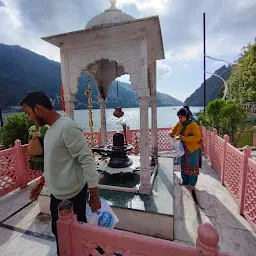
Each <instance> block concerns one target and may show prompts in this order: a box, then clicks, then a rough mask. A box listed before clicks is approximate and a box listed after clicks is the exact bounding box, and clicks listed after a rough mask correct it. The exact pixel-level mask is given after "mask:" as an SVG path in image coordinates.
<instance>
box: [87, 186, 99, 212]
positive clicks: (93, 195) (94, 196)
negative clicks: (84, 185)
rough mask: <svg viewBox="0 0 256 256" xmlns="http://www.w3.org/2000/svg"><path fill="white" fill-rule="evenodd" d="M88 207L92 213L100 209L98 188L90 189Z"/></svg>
mask: <svg viewBox="0 0 256 256" xmlns="http://www.w3.org/2000/svg"><path fill="white" fill-rule="evenodd" d="M89 205H90V207H91V209H92V211H93V212H96V211H97V210H99V209H100V208H101V203H100V197H99V194H98V188H97V187H96V188H90V200H89Z"/></svg>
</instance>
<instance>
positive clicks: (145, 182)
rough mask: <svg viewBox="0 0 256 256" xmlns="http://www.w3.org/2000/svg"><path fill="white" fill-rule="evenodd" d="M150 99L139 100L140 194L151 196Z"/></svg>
mask: <svg viewBox="0 0 256 256" xmlns="http://www.w3.org/2000/svg"><path fill="white" fill-rule="evenodd" d="M148 100H149V99H148V97H143V98H139V106H140V193H142V194H150V193H151V186H150V179H151V171H150V161H149V137H148Z"/></svg>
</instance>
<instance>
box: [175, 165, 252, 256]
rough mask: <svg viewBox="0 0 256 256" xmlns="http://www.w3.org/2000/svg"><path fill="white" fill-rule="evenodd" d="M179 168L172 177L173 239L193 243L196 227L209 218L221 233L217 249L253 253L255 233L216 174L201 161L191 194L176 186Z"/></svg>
mask: <svg viewBox="0 0 256 256" xmlns="http://www.w3.org/2000/svg"><path fill="white" fill-rule="evenodd" d="M179 178H180V172H175V177H174V184H175V190H174V195H175V199H174V204H175V205H174V225H175V226H174V234H175V240H177V241H180V242H186V243H195V241H196V236H197V228H198V226H199V225H200V224H201V223H205V222H210V223H211V224H212V225H214V226H215V227H216V228H217V230H218V233H219V235H220V243H219V246H220V250H221V251H222V252H228V253H233V254H234V255H241V256H255V255H256V233H255V232H253V230H252V228H251V226H250V225H249V223H248V222H247V221H246V220H245V219H244V218H243V217H242V216H240V215H239V214H238V207H237V204H236V203H235V201H234V200H233V198H232V196H231V195H230V193H229V192H228V191H227V189H226V188H225V187H223V186H222V185H221V184H220V179H219V175H218V174H217V173H216V172H215V171H214V170H213V169H212V168H211V167H210V166H209V164H208V162H206V161H204V162H203V168H202V172H201V174H200V175H199V179H198V184H197V190H196V191H195V194H194V195H193V194H192V193H191V192H190V191H188V190H187V189H186V188H184V187H182V188H181V187H179V186H178V180H179Z"/></svg>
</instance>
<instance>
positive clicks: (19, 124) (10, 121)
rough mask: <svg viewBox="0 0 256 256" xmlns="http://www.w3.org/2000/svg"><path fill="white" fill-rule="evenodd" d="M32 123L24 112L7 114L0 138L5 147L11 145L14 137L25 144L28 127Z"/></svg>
mask: <svg viewBox="0 0 256 256" xmlns="http://www.w3.org/2000/svg"><path fill="white" fill-rule="evenodd" d="M33 124H34V123H33V122H32V121H30V120H29V119H28V116H27V115H26V114H25V113H20V114H17V115H14V116H8V117H7V120H6V122H5V124H4V126H3V131H2V134H1V139H0V140H1V141H2V143H3V145H4V146H5V147H6V148H8V147H10V146H13V145H14V142H15V140H16V139H19V140H20V141H21V143H22V144H27V143H28V129H29V127H30V126H32V125H33Z"/></svg>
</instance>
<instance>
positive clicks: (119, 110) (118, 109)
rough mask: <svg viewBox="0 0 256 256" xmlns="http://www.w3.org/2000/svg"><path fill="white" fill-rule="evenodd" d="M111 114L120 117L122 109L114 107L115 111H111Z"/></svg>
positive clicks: (122, 113)
mask: <svg viewBox="0 0 256 256" xmlns="http://www.w3.org/2000/svg"><path fill="white" fill-rule="evenodd" d="M113 115H114V116H115V117H117V118H120V117H122V116H123V115H124V112H123V111H122V108H120V107H116V108H115V111H114V112H113Z"/></svg>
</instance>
